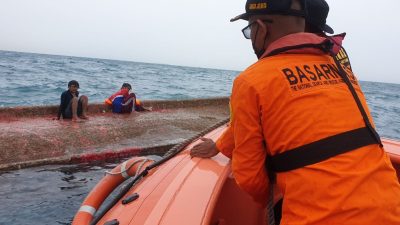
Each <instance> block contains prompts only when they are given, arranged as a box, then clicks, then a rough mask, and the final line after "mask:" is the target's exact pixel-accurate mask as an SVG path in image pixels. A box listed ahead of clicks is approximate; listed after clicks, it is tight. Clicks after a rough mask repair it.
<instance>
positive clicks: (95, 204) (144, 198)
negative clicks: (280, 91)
mask: <svg viewBox="0 0 400 225" xmlns="http://www.w3.org/2000/svg"><path fill="white" fill-rule="evenodd" d="M225 129H226V125H222V126H219V127H218V128H216V129H214V130H212V131H211V132H209V133H208V134H206V135H205V136H206V137H208V138H212V139H214V140H216V139H218V137H219V136H220V135H221V134H222V132H223V131H224V130H225ZM202 135H204V134H202ZM383 142H384V145H385V149H386V150H387V152H388V154H389V155H390V157H391V159H392V162H393V165H394V166H395V168H396V170H397V174H398V175H399V174H400V142H396V141H393V140H385V139H384V140H383ZM195 144H197V141H195V140H194V139H193V140H189V141H188V142H187V143H183V145H186V147H184V148H182V151H179V153H177V154H176V155H171V156H167V158H168V159H167V160H165V162H160V163H158V165H156V166H154V164H157V163H154V162H152V161H148V160H146V159H144V158H132V159H130V160H128V161H126V162H124V163H122V164H121V165H120V166H118V167H116V168H115V169H114V170H113V171H111V172H109V173H108V174H107V175H106V176H105V177H104V178H103V180H102V181H101V182H100V183H99V184H98V185H97V186H96V187H95V188H94V189H93V190H92V192H91V193H90V194H89V196H88V197H87V198H86V199H85V201H84V203H83V204H82V206H81V207H80V209H79V211H78V213H77V214H76V216H75V218H74V220H73V223H72V224H73V225H83V224H85V225H86V224H101V225H103V224H107V225H112V224H114V225H116V224H120V225H122V224H124V225H128V224H129V225H139V224H140V225H142V224H151V225H153V224H168V225H179V224H185V225H186V224H201V225H205V224H207V225H208V224H211V225H223V224H224V225H243V224H266V213H267V212H265V210H260V209H259V208H258V207H257V206H256V205H255V203H254V202H253V201H252V199H251V198H250V197H249V196H248V195H247V194H246V193H244V192H242V191H241V190H240V189H239V188H238V186H237V185H236V183H235V181H234V179H233V177H232V176H231V169H230V160H229V159H228V158H226V157H225V156H223V155H222V154H218V155H217V156H215V157H213V158H212V159H201V158H191V157H190V155H189V149H191V148H192V147H193V145H195ZM139 175H141V177H142V178H141V179H139V178H138V177H139ZM132 176H133V178H130V179H131V180H126V179H128V177H132ZM135 176H136V177H135ZM136 178H137V179H136ZM124 180H126V181H125V183H127V182H130V184H125V187H123V188H122V189H126V190H127V192H126V194H121V196H120V197H121V198H119V197H117V198H115V199H116V200H115V201H114V202H113V203H112V204H109V207H108V208H107V207H105V208H106V209H103V211H101V210H100V211H99V212H98V209H99V206H100V204H101V203H102V202H103V200H104V199H105V198H106V197H107V195H108V194H109V192H111V191H112V190H113V189H114V188H115V187H116V186H118V185H119V184H120V183H122V182H123V181H124ZM99 215H100V217H99ZM96 216H97V217H96Z"/></svg>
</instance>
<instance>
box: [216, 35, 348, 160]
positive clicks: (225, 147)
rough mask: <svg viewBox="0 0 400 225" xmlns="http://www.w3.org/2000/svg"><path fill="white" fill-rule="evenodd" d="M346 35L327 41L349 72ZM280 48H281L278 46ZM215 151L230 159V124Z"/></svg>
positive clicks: (231, 146) (335, 36) (231, 147)
mask: <svg viewBox="0 0 400 225" xmlns="http://www.w3.org/2000/svg"><path fill="white" fill-rule="evenodd" d="M345 36H346V33H341V34H336V35H333V36H330V37H329V39H330V40H332V41H333V42H334V43H335V44H334V47H333V48H334V49H333V51H334V52H335V53H336V58H337V59H338V60H339V61H340V63H341V64H342V65H343V66H345V67H346V69H347V70H350V71H351V64H350V59H349V57H348V56H347V52H346V50H344V48H343V47H342V46H341V44H342V42H343V39H344V37H345ZM278 47H281V46H278ZM276 48H277V47H273V48H272V49H270V51H272V50H275V49H276ZM229 109H230V111H231V112H232V109H231V106H230V104H229ZM216 146H217V149H218V150H219V151H220V152H221V153H222V154H224V155H225V156H226V157H228V158H232V151H233V149H234V148H235V141H234V139H233V132H232V129H231V124H229V126H228V129H226V131H225V132H224V133H223V134H222V135H221V136H220V138H218V140H217V141H216Z"/></svg>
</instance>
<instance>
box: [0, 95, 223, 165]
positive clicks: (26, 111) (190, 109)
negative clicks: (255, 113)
mask: <svg viewBox="0 0 400 225" xmlns="http://www.w3.org/2000/svg"><path fill="white" fill-rule="evenodd" d="M228 101H229V100H228V98H212V99H194V100H176V101H172V100H166V101H143V104H144V105H145V107H149V108H150V107H151V108H152V111H150V112H133V113H131V114H128V115H125V114H124V115H120V114H112V113H111V112H110V110H109V109H108V108H107V107H106V106H105V105H103V104H94V105H90V106H89V116H90V118H89V120H81V121H79V122H71V121H70V120H60V121H58V120H53V119H54V118H55V117H56V115H57V106H40V107H14V108H0V150H1V152H2V154H0V169H3V170H8V169H15V168H22V167H28V166H36V165H43V164H50V163H66V162H72V161H76V162H80V161H85V160H87V161H91V160H104V159H111V158H113V157H127V156H132V155H148V154H162V153H164V152H165V151H166V150H168V149H169V148H170V147H171V146H172V145H174V144H176V143H178V142H180V141H182V140H184V139H186V138H188V137H190V136H191V135H193V134H195V133H197V132H199V131H201V130H203V129H205V128H206V127H209V126H211V125H213V124H215V123H216V122H218V121H221V120H222V119H224V118H227V117H228V116H229V109H228Z"/></svg>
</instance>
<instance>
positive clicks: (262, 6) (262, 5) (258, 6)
mask: <svg viewBox="0 0 400 225" xmlns="http://www.w3.org/2000/svg"><path fill="white" fill-rule="evenodd" d="M266 8H267V3H266V2H264V3H254V4H250V5H249V9H250V10H253V9H266Z"/></svg>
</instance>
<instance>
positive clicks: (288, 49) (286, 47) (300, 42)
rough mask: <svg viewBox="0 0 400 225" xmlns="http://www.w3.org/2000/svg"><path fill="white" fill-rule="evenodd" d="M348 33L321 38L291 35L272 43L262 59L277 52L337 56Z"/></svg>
mask: <svg viewBox="0 0 400 225" xmlns="http://www.w3.org/2000/svg"><path fill="white" fill-rule="evenodd" d="M345 36H346V33H342V34H338V35H334V36H320V35H317V34H314V33H295V34H289V35H286V36H284V37H281V38H279V39H278V40H276V41H274V42H272V43H271V44H270V45H269V47H268V48H267V49H266V51H265V52H264V54H263V55H262V56H261V58H260V59H262V58H265V57H267V56H270V55H271V54H272V55H275V54H274V53H275V52H279V54H280V53H286V54H288V53H292V54H327V52H330V53H332V54H334V55H336V54H337V53H338V52H339V50H340V49H341V48H342V42H343V39H344V37H345Z"/></svg>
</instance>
